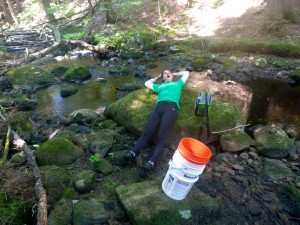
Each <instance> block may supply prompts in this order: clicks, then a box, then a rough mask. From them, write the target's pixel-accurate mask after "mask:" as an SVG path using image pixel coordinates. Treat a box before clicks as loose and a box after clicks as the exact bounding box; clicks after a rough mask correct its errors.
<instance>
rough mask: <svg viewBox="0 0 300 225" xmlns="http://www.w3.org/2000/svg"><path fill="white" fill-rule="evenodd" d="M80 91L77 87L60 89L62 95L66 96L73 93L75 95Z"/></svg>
mask: <svg viewBox="0 0 300 225" xmlns="http://www.w3.org/2000/svg"><path fill="white" fill-rule="evenodd" d="M77 92H78V89H77V88H76V87H65V88H63V89H61V90H60V95H61V97H63V98H65V97H68V96H71V95H75V94H76V93H77Z"/></svg>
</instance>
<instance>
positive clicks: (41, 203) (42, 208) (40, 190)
mask: <svg viewBox="0 0 300 225" xmlns="http://www.w3.org/2000/svg"><path fill="white" fill-rule="evenodd" d="M12 134H13V138H14V143H15V144H16V145H17V146H18V147H20V148H22V150H23V152H24V154H25V156H26V158H27V164H28V165H29V166H30V167H31V168H32V170H33V175H34V178H35V193H36V196H37V199H38V204H37V224H38V225H47V195H46V191H45V189H44V187H43V184H42V179H41V172H40V169H39V167H38V166H37V163H36V160H35V156H34V155H33V154H32V151H31V150H30V148H29V147H28V146H27V144H26V142H25V141H24V140H22V139H21V138H20V136H19V135H18V134H17V133H16V132H15V131H13V130H12Z"/></svg>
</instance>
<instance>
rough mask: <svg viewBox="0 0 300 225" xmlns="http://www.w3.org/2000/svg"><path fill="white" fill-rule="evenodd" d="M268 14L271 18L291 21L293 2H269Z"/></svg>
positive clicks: (284, 0)
mask: <svg viewBox="0 0 300 225" xmlns="http://www.w3.org/2000/svg"><path fill="white" fill-rule="evenodd" d="M267 12H268V14H269V16H270V17H271V18H277V19H289V18H290V17H291V15H292V14H293V8H292V3H291V0H268V1H267Z"/></svg>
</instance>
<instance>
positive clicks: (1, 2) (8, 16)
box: [0, 0, 13, 25]
mask: <svg viewBox="0 0 300 225" xmlns="http://www.w3.org/2000/svg"><path fill="white" fill-rule="evenodd" d="M0 6H1V7H2V9H3V11H4V14H5V20H6V21H7V22H8V23H9V24H10V25H12V24H13V18H12V15H11V14H10V11H9V10H8V7H7V5H6V1H5V0H0Z"/></svg>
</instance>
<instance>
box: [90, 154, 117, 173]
mask: <svg viewBox="0 0 300 225" xmlns="http://www.w3.org/2000/svg"><path fill="white" fill-rule="evenodd" d="M90 164H91V167H92V170H93V171H95V172H96V173H102V174H104V175H108V174H110V173H112V172H113V171H114V168H113V166H112V165H111V164H110V163H109V162H108V161H106V160H105V159H104V158H103V157H102V156H101V155H100V154H99V153H96V154H95V155H93V156H91V158H90Z"/></svg>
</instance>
